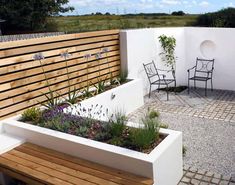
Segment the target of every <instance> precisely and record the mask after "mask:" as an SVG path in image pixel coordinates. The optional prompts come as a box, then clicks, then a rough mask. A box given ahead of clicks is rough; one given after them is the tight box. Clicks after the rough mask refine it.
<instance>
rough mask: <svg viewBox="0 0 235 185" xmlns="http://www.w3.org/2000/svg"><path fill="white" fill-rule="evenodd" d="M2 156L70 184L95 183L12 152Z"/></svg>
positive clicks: (91, 184) (85, 184)
mask: <svg viewBox="0 0 235 185" xmlns="http://www.w3.org/2000/svg"><path fill="white" fill-rule="evenodd" d="M2 157H3V158H5V159H7V160H10V161H14V162H15V163H17V164H20V165H22V166H25V167H28V168H30V169H32V170H34V171H35V172H40V173H44V174H47V175H50V176H52V177H54V178H55V179H58V180H61V181H64V182H67V183H70V184H76V185H79V184H84V185H94V183H91V182H88V181H85V180H82V179H79V178H76V177H73V176H70V175H67V174H64V173H61V172H59V171H57V170H52V169H51V168H49V167H45V166H42V165H41V164H37V163H35V162H31V161H29V160H25V159H23V158H20V157H17V156H14V155H11V154H10V153H5V154H3V155H2ZM46 182H47V181H45V183H46Z"/></svg>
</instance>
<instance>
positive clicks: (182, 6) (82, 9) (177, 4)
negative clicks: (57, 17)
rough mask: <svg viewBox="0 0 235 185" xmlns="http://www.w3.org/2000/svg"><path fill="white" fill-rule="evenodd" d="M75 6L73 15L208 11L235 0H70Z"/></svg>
mask: <svg viewBox="0 0 235 185" xmlns="http://www.w3.org/2000/svg"><path fill="white" fill-rule="evenodd" d="M69 4H70V5H71V6H73V7H75V10H74V11H73V12H72V13H67V14H72V15H83V14H90V13H95V12H102V13H106V12H110V13H114V14H125V13H162V12H164V13H171V12H173V11H179V10H182V11H184V12H185V13H192V14H198V13H206V12H213V11H217V10H220V9H222V8H226V7H235V0H70V1H69Z"/></svg>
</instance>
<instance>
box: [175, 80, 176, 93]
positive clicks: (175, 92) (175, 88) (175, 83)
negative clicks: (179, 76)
mask: <svg viewBox="0 0 235 185" xmlns="http://www.w3.org/2000/svg"><path fill="white" fill-rule="evenodd" d="M175 94H176V80H175Z"/></svg>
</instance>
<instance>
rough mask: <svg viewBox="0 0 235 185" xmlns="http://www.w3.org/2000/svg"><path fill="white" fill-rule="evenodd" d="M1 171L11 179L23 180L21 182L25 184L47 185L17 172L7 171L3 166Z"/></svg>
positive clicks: (0, 168)
mask: <svg viewBox="0 0 235 185" xmlns="http://www.w3.org/2000/svg"><path fill="white" fill-rule="evenodd" d="M0 171H1V172H3V173H4V174H7V175H9V176H10V177H13V178H16V179H18V180H21V181H23V182H25V183H27V184H30V185H45V184H44V183H42V182H39V181H36V180H33V179H32V178H29V177H27V176H24V175H22V174H19V173H17V172H15V171H12V170H9V169H7V168H3V167H1V166H0ZM0 185H1V184H0Z"/></svg>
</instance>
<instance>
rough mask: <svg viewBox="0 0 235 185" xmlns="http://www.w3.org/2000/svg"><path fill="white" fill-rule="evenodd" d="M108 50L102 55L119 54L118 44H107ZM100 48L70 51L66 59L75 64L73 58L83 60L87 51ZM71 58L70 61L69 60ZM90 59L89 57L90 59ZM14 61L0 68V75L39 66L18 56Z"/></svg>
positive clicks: (51, 60)
mask: <svg viewBox="0 0 235 185" xmlns="http://www.w3.org/2000/svg"><path fill="white" fill-rule="evenodd" d="M107 48H108V50H109V52H107V53H106V54H103V55H102V57H106V56H111V55H112V53H113V52H118V53H117V54H119V46H118V45H114V46H109V47H107ZM100 50H101V49H100V48H98V49H92V50H87V51H82V52H79V53H71V54H72V56H70V58H69V59H68V61H69V62H68V63H69V64H71V63H72V64H76V63H75V62H74V61H75V59H78V58H81V59H83V60H84V62H85V59H84V56H85V54H87V53H89V54H91V55H94V54H96V53H98V52H100ZM12 58H17V57H12ZM12 58H11V59H9V60H11V61H12V60H13V59H12ZM91 58H94V56H92V57H91ZM71 60H72V61H71ZM90 60H91V59H90ZM63 61H64V58H62V57H60V56H53V57H50V58H46V59H45V60H43V64H44V65H49V64H56V63H60V62H63ZM15 62H16V63H14V64H12V65H9V66H4V67H1V68H0V75H3V74H7V73H13V72H17V71H19V70H27V69H30V68H33V67H37V66H40V62H39V61H32V60H30V61H24V62H20V61H19V57H18V58H17V60H16V61H15Z"/></svg>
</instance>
